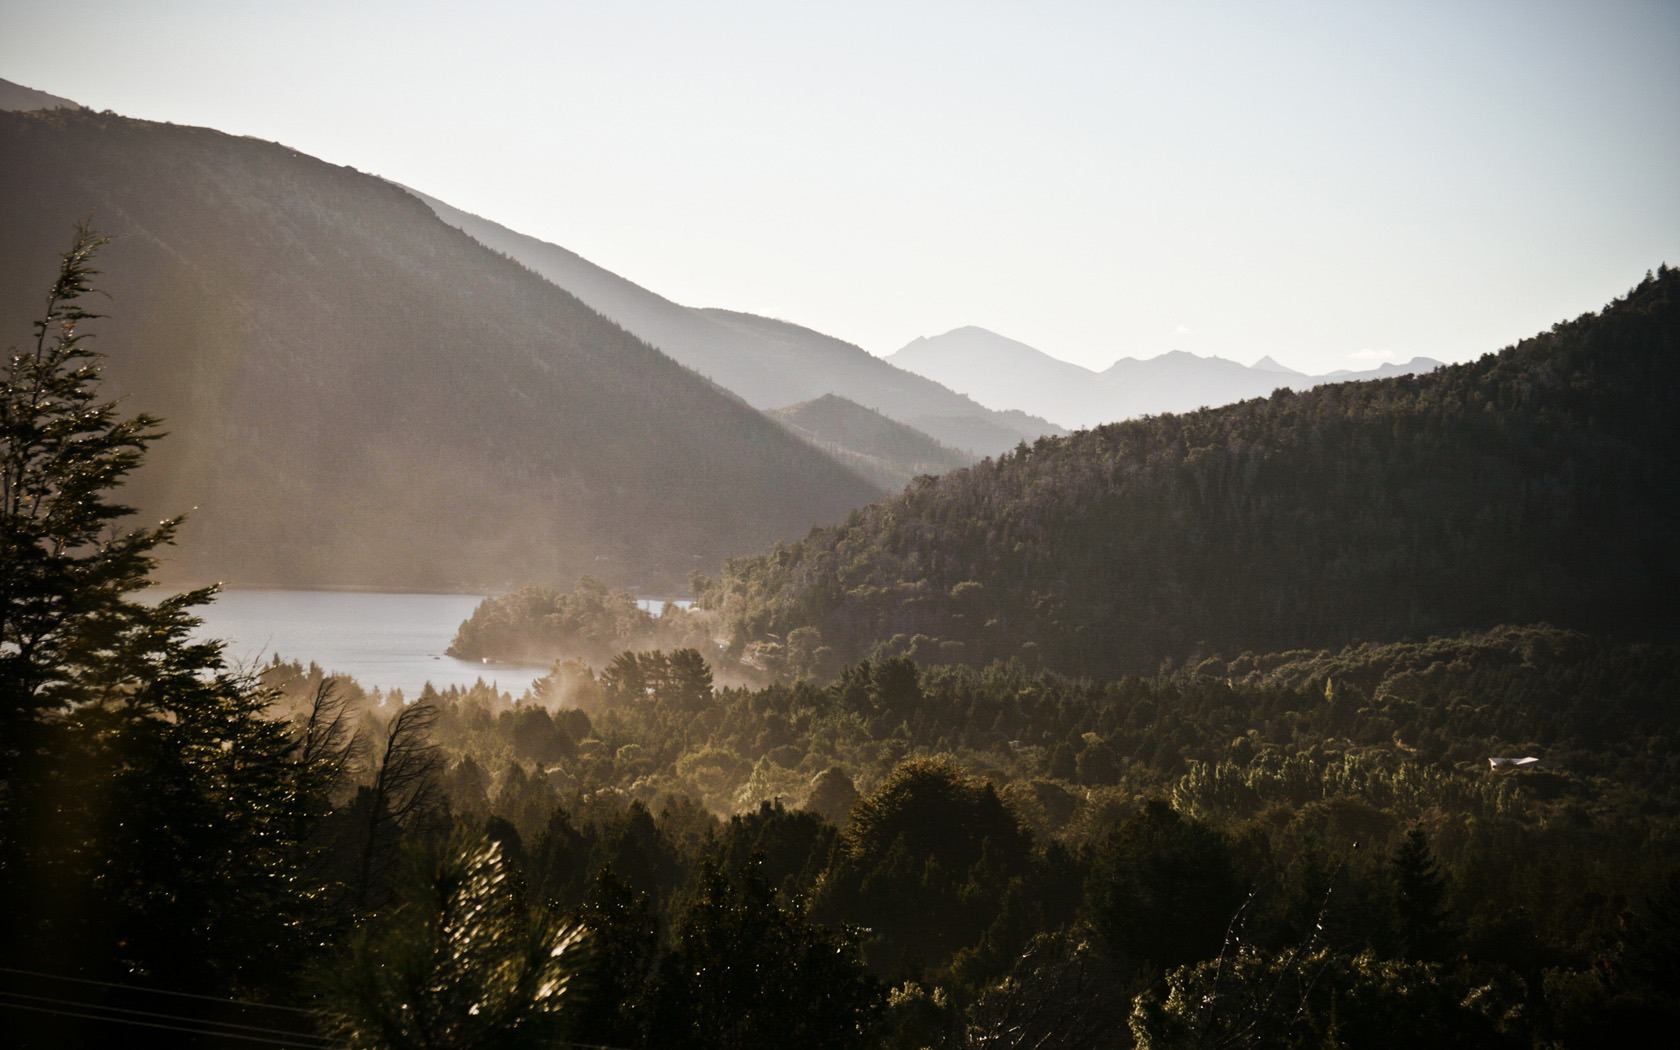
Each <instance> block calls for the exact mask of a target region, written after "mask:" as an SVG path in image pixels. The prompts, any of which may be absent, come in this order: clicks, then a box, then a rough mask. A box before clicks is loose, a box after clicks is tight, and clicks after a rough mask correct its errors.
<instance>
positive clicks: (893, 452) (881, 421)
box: [770, 394, 974, 492]
mask: <svg viewBox="0 0 1680 1050" xmlns="http://www.w3.org/2000/svg"><path fill="white" fill-rule="evenodd" d="M770 416H771V418H772V419H777V420H780V421H781V423H782V425H783V426H786V427H787V428H788V429H790V430H792V431H793V432H794V433H795V434H798V435H799V436H801V437H803V438H805V439H806V440H807V441H810V442H811V443H812V444H814V445H816V446H817V447H818V448H820V449H822V450H823V451H825V452H827V453H828V454H829V455H831V456H833V457H834V458H835V459H838V460H839V461H840V462H842V463H844V464H846V465H847V466H849V467H851V468H852V469H853V470H855V471H857V472H858V473H859V474H862V475H863V476H864V477H866V478H868V479H870V480H871V481H873V482H875V483H876V484H878V485H880V486H881V487H882V488H884V489H886V490H887V491H889V492H897V491H898V490H899V489H902V488H903V487H904V486H905V485H908V484H909V483H910V480H911V479H912V478H915V477H917V476H919V475H922V474H943V473H945V472H946V471H947V470H955V469H957V468H958V467H966V466H968V465H969V464H970V463H972V462H973V461H974V460H973V457H972V456H970V455H968V454H967V453H964V452H959V451H958V450H956V449H954V448H951V447H950V446H948V445H942V444H940V443H939V442H937V441H935V440H934V439H933V438H930V437H928V436H927V435H926V434H924V433H922V432H921V431H919V430H917V429H915V428H914V427H907V426H905V425H904V424H903V423H898V422H895V421H894V420H891V419H889V418H887V417H886V416H884V415H882V414H881V413H879V412H875V411H872V410H870V409H867V408H864V407H863V406H862V405H859V404H857V403H855V402H852V401H848V400H847V399H845V398H843V397H840V396H838V395H835V394H824V395H823V396H822V397H818V398H813V399H811V400H810V401H801V402H800V403H799V404H797V405H788V406H787V407H786V408H773V409H771V410H770Z"/></svg>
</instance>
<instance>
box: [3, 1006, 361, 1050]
mask: <svg viewBox="0 0 1680 1050" xmlns="http://www.w3.org/2000/svg"><path fill="white" fill-rule="evenodd" d="M3 1005H4V1006H5V1007H6V1008H7V1009H12V1010H29V1011H33V1012H35V1013H41V1014H52V1015H53V1016H56V1017H71V1018H75V1019H77V1020H82V1021H102V1022H104V1023H106V1024H126V1025H134V1026H137V1027H140V1028H158V1029H162V1030H164V1031H168V1032H184V1033H186V1034H187V1035H207V1036H217V1037H219V1038H222V1039H239V1040H243V1041H245V1042H248V1043H262V1044H263V1045H265V1046H290V1047H296V1046H299V1045H308V1046H317V1045H327V1046H330V1045H332V1044H330V1043H328V1044H315V1043H307V1044H300V1042H299V1038H303V1039H308V1038H312V1037H308V1036H304V1037H292V1036H286V1037H285V1038H280V1039H275V1038H271V1037H269V1036H264V1035H241V1034H239V1033H236V1032H218V1031H214V1030H211V1029H204V1028H188V1027H184V1026H182V1025H173V1024H162V1023H161V1022H157V1021H141V1020H136V1019H134V1018H128V1017H109V1016H106V1015H103V1014H95V1013H83V1012H79V1011H75V1010H60V1009H56V1008H54V1007H50V1006H31V1005H29V1004H27V1003H5V1004H3Z"/></svg>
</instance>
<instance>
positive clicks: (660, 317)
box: [416, 194, 1062, 458]
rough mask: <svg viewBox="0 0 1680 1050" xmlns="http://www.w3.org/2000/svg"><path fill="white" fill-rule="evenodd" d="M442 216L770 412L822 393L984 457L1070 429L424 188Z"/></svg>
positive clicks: (429, 203)
mask: <svg viewBox="0 0 1680 1050" xmlns="http://www.w3.org/2000/svg"><path fill="white" fill-rule="evenodd" d="M416 195H417V196H419V197H420V199H421V200H424V201H425V202H426V203H427V204H428V205H429V206H430V207H431V208H432V209H433V210H434V211H436V212H437V214H438V216H439V217H440V218H442V219H443V220H444V221H445V222H447V223H449V224H450V225H452V226H455V227H458V228H459V229H462V230H464V231H466V232H467V233H469V234H471V235H472V236H473V237H475V238H476V239H478V240H479V241H481V242H483V243H484V244H486V245H488V246H490V247H492V248H494V249H496V250H497V251H499V252H502V253H503V254H505V255H508V256H509V257H511V258H513V259H516V260H518V261H519V262H521V263H523V264H524V265H526V266H528V267H530V268H531V269H533V270H535V271H536V272H537V273H539V274H541V275H542V276H544V277H546V278H548V279H549V280H550V281H553V282H554V283H555V284H557V285H559V286H560V287H562V288H564V289H566V290H567V291H569V292H571V293H572V294H573V295H575V296H577V297H578V298H579V299H581V300H583V301H584V302H585V303H587V304H588V305H590V306H592V307H594V308H595V309H596V310H599V311H600V312H601V313H602V314H604V315H606V316H607V317H609V318H611V319H612V320H613V321H616V322H617V323H619V324H621V325H623V326H624V327H625V328H626V329H628V330H629V331H631V332H633V333H635V334H636V335H637V336H639V337H641V338H642V339H645V340H646V341H647V342H648V343H649V344H650V345H652V346H655V347H658V348H659V349H660V350H662V351H664V352H665V353H667V354H669V355H670V356H671V357H672V358H674V359H675V360H677V361H679V362H681V363H682V364H685V365H687V366H688V367H689V368H692V369H694V370H695V371H697V372H699V373H700V374H701V375H704V376H707V377H709V378H711V379H713V380H714V381H716V382H717V383H718V384H719V385H721V386H723V387H725V388H727V389H729V390H733V391H734V392H735V393H737V394H739V395H741V396H742V397H743V398H745V399H746V400H747V402H748V403H749V404H752V405H754V406H756V407H758V408H763V409H769V408H776V407H779V406H783V405H788V404H793V403H796V402H800V401H808V400H811V399H813V398H818V397H821V396H823V395H824V394H838V395H840V396H841V397H844V398H846V399H847V400H850V401H853V402H856V403H857V404H860V405H863V406H865V407H868V408H872V409H875V410H876V411H878V412H880V413H882V414H883V415H885V416H888V417H889V418H892V419H896V420H898V421H899V422H900V423H905V424H908V425H910V426H913V427H915V428H916V429H918V430H921V431H925V432H926V433H928V434H930V435H932V436H933V437H935V438H937V439H938V440H939V441H941V442H943V443H945V444H947V445H950V446H953V447H955V448H959V449H966V450H969V451H972V452H974V453H975V454H976V457H975V458H978V457H979V456H983V455H994V454H996V453H999V452H1004V451H1006V450H1008V449H1011V448H1014V447H1015V446H1016V445H1017V444H1019V443H1020V442H1021V441H1023V440H1026V441H1031V440H1033V439H1035V438H1038V437H1040V436H1042V435H1044V434H1059V433H1062V428H1060V427H1058V426H1056V425H1055V424H1053V423H1047V422H1046V421H1044V420H1042V419H1034V418H1031V417H1029V416H1027V415H1026V414H1025V413H1023V412H1010V411H1003V412H999V411H994V410H991V409H988V408H983V407H981V406H980V405H978V404H976V403H975V402H974V401H972V400H970V399H969V398H967V397H965V396H963V395H961V394H958V393H954V392H953V391H952V390H950V389H948V388H947V387H945V386H941V385H940V384H939V383H937V382H934V381H932V380H929V379H927V378H925V377H923V376H921V375H917V374H915V373H914V372H908V371H905V370H903V369H901V368H896V367H894V366H893V365H891V364H888V363H887V362H886V361H883V360H882V359H881V358H878V357H876V356H874V355H873V354H870V353H869V352H868V351H866V350H864V349H862V348H861V347H857V346H853V345H852V344H851V343H847V342H843V341H842V340H839V339H835V338H833V337H831V336H826V335H823V334H822V333H820V332H814V331H812V330H810V329H808V328H801V327H800V326H798V325H794V324H788V323H786V322H783V321H774V320H771V319H769V318H764V317H756V316H753V315H751V314H742V313H734V312H731V311H727V310H698V309H691V308H689V307H686V306H680V305H678V304H676V303H673V302H671V301H670V300H669V299H666V298H663V297H662V296H659V295H657V294H655V293H653V292H650V291H648V290H647V289H645V288H642V287H640V286H638V285H635V284H632V283H631V282H629V281H627V280H625V279H624V278H622V277H619V276H618V275H617V274H614V273H610V272H608V271H607V270H603V269H602V268H601V267H599V266H596V265H595V264H594V263H592V262H590V261H589V260H587V259H584V258H583V257H581V256H579V255H577V254H576V253H575V252H570V251H567V250H566V249H565V248H561V247H559V246H557V245H553V244H549V243H547V242H545V241H540V240H537V239H536V238H535V237H529V236H526V235H525V234H522V233H515V232H514V231H512V230H510V229H507V228H506V227H504V226H498V225H497V224H495V223H493V222H490V221H489V220H488V219H481V218H479V217H478V216H476V215H470V214H468V213H467V212H464V211H461V210H460V209H459V208H454V207H451V206H450V205H448V204H445V203H444V202H442V201H440V200H437V199H435V198H433V197H428V196H426V195H424V194H416Z"/></svg>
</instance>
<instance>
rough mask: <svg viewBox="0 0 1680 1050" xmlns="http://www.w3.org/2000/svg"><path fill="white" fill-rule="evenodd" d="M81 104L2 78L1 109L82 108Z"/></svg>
mask: <svg viewBox="0 0 1680 1050" xmlns="http://www.w3.org/2000/svg"><path fill="white" fill-rule="evenodd" d="M80 108H81V106H80V105H78V104H77V103H75V102H72V101H70V100H69V99H67V98H59V97H58V96H57V95H49V94H47V93H46V92H45V91H37V90H35V89H34V88H32V87H24V86H23V85H22V84H14V83H12V82H11V81H10V80H0V110H12V111H14V112H18V113H26V112H29V111H30V110H36V109H80Z"/></svg>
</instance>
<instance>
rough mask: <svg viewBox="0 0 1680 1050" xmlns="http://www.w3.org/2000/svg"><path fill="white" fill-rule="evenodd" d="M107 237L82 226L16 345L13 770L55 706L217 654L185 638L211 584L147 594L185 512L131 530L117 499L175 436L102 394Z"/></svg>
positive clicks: (9, 437)
mask: <svg viewBox="0 0 1680 1050" xmlns="http://www.w3.org/2000/svg"><path fill="white" fill-rule="evenodd" d="M105 243H106V241H105V239H104V238H100V237H98V236H95V235H94V233H93V232H92V231H91V230H89V229H88V228H87V227H86V226H79V227H77V229H76V235H75V239H74V241H73V243H72V244H71V247H70V250H69V251H68V252H66V253H65V255H64V257H63V260H62V263H61V265H60V268H59V273H58V277H57V279H56V280H55V281H54V282H53V285H52V289H51V291H50V292H49V293H48V295H47V301H46V308H45V311H44V312H43V314H42V316H41V318H40V319H39V320H37V321H36V322H35V337H34V341H33V344H32V345H31V346H29V347H28V348H26V349H25V350H23V351H21V352H18V351H14V352H13V353H12V354H11V355H10V359H9V361H8V363H7V368H6V374H5V378H4V385H3V386H0V566H4V570H5V571H4V572H0V763H3V765H0V776H3V775H5V774H6V773H8V772H10V771H11V770H12V769H13V768H14V764H15V763H17V762H19V761H21V760H22V759H23V758H24V756H25V753H26V752H27V751H28V750H29V749H30V747H31V746H32V743H33V742H34V741H35V739H36V733H35V732H34V730H35V728H36V727H37V726H39V725H40V724H41V722H42V719H43V717H44V716H46V715H48V714H50V713H53V712H61V711H64V710H66V709H68V708H70V707H72V706H74V705H77V704H85V703H89V702H94V701H107V700H119V699H136V698H135V697H134V696H133V694H134V692H135V691H136V683H138V682H150V683H155V684H157V685H158V686H160V687H161V688H162V689H165V690H166V689H167V688H169V687H170V686H171V685H173V684H174V683H177V682H179V681H180V680H181V678H182V676H188V677H190V676H193V675H194V674H195V673H196V671H197V670H198V669H199V668H201V667H204V666H206V665H208V664H210V663H213V662H215V661H216V656H217V653H216V649H215V647H214V646H203V645H200V646H193V645H187V644H185V642H184V638H185V635H186V632H187V630H188V629H189V628H190V627H191V626H193V623H194V621H193V620H192V618H191V616H190V614H189V613H188V610H189V609H190V608H192V607H193V606H194V605H198V604H201V603H202V602H204V601H205V600H207V599H208V597H209V595H210V592H209V591H208V590H204V591H194V592H191V593H188V594H184V595H178V596H176V597H173V598H169V599H166V600H165V601H163V602H161V603H159V604H158V605H156V606H148V605H146V604H144V603H142V602H139V601H137V600H135V597H134V596H135V595H136V593H137V592H139V591H140V590H141V589H143V588H145V587H146V586H148V585H149V583H150V576H151V572H152V570H153V568H154V567H155V564H156V559H155V557H154V552H155V551H156V550H157V549H158V548H159V547H161V546H163V545H165V544H168V543H170V542H172V541H173V539H174V536H175V530H176V527H177V525H178V523H179V519H172V520H169V521H164V522H162V523H160V524H158V525H157V526H155V527H152V528H144V529H137V530H132V531H124V529H123V523H124V519H126V518H127V517H129V516H130V515H131V514H133V513H134V512H133V509H132V508H130V507H126V506H123V505H121V504H119V503H116V502H114V501H113V500H112V499H111V492H112V490H113V489H115V488H117V487H118V486H120V485H121V484H122V483H123V481H124V480H125V479H126V478H127V476H128V474H129V473H130V472H132V471H133V470H134V469H135V468H136V467H137V466H139V464H140V462H141V460H142V458H143V457H144V455H145V452H146V449H147V446H149V445H150V444H151V443H152V442H153V441H155V440H156V439H157V438H158V437H160V436H161V434H160V432H159V430H158V423H159V421H158V420H157V419H156V418H155V417H152V416H149V415H145V414H141V415H136V416H132V417H129V418H126V419H125V418H123V416H122V413H121V411H120V406H119V405H118V403H117V402H115V401H110V400H103V399H101V398H100V396H99V393H98V379H99V356H98V355H97V354H95V353H94V352H93V350H92V349H91V348H90V347H89V346H88V345H87V342H88V338H89V336H88V333H87V331H86V330H85V327H84V326H85V324H86V322H88V321H90V320H93V319H94V318H96V317H98V316H99V315H97V314H94V313H90V312H89V311H88V310H86V309H85V308H84V307H83V306H82V302H81V301H82V299H83V297H84V296H86V295H88V294H89V292H90V291H91V290H92V286H91V284H90V282H91V280H92V278H93V277H94V276H96V275H97V274H98V271H97V270H95V269H93V265H92V261H93V257H94V254H95V253H96V252H97V251H98V250H99V248H100V247H101V246H102V245H104V244H105Z"/></svg>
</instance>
